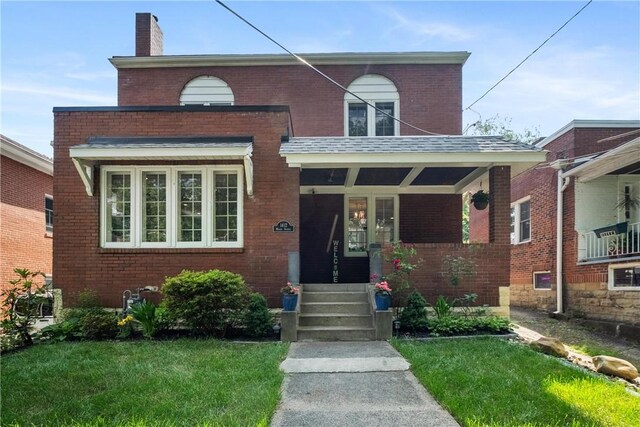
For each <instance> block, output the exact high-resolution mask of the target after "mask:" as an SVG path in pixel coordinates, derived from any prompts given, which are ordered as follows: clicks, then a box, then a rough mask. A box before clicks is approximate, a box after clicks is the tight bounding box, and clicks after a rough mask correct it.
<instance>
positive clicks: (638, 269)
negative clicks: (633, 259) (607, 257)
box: [609, 263, 640, 291]
mask: <svg viewBox="0 0 640 427" xmlns="http://www.w3.org/2000/svg"><path fill="white" fill-rule="evenodd" d="M609 289H616V290H632V291H640V263H635V264H623V265H620V264H611V265H609Z"/></svg>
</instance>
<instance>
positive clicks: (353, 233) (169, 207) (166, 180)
mask: <svg viewBox="0 0 640 427" xmlns="http://www.w3.org/2000/svg"><path fill="white" fill-rule="evenodd" d="M136 34H137V36H136V40H137V47H136V53H137V56H134V57H113V58H111V62H112V64H113V65H114V66H115V67H116V68H117V70H118V104H119V105H118V106H116V107H60V108H54V119H55V139H54V150H55V167H56V179H55V184H54V194H55V196H56V200H58V202H57V203H56V222H55V226H56V230H57V237H56V240H55V258H54V274H55V276H56V284H57V285H58V286H59V287H61V288H62V290H63V294H64V298H65V303H70V304H73V302H74V298H75V295H76V294H77V292H79V291H80V290H82V289H83V288H85V287H87V288H89V287H90V288H93V289H95V290H97V291H98V293H99V295H100V297H101V298H102V301H103V303H104V304H105V305H107V306H112V307H115V306H119V305H120V302H121V296H122V292H123V291H124V290H125V289H130V288H134V287H138V286H141V285H156V286H157V285H159V284H161V283H162V281H163V279H164V278H165V277H166V276H169V275H174V274H177V273H178V272H180V271H181V270H182V269H185V268H186V269H196V270H201V269H212V268H221V269H227V270H231V271H234V272H237V273H241V274H242V275H243V276H244V277H245V278H246V280H247V282H248V283H249V284H250V285H251V286H252V287H253V288H254V289H256V290H257V291H259V292H262V293H263V294H265V295H266V296H267V297H268V298H269V303H270V304H271V305H276V304H277V302H278V294H279V289H280V288H281V287H282V285H283V284H284V283H285V282H286V281H287V279H288V278H289V279H292V280H294V281H298V280H297V279H298V277H299V281H300V282H302V283H310V282H311V283H318V282H320V283H323V282H324V283H349V282H359V283H364V282H368V280H369V259H368V254H367V250H368V249H369V244H371V243H381V244H383V245H384V244H388V243H390V242H391V241H397V240H398V239H401V240H403V241H404V242H408V243H415V244H416V246H417V248H418V251H419V253H420V256H421V257H422V258H423V259H424V262H423V263H422V265H421V267H420V270H419V271H416V272H415V273H414V274H413V277H414V278H415V279H416V284H417V286H418V288H419V289H420V290H422V291H423V292H424V293H425V295H427V297H428V298H430V299H431V298H435V295H438V294H445V295H450V294H453V293H454V292H455V293H458V294H459V293H461V292H465V291H467V292H476V293H477V294H478V295H479V302H480V303H482V304H489V305H492V306H498V305H499V303H500V300H501V298H500V289H501V288H503V289H507V288H506V287H507V285H508V282H509V263H508V259H509V256H508V253H509V249H510V246H509V194H510V179H511V174H512V173H518V172H520V171H522V170H525V169H526V168H528V167H530V166H532V165H533V164H537V163H538V162H540V161H542V160H543V159H544V153H542V151H541V150H539V149H535V148H532V147H530V146H527V145H523V144H519V143H517V142H509V141H505V140H503V139H501V138H499V137H465V136H446V135H459V134H460V132H461V125H462V114H461V110H462V109H461V107H462V84H461V82H462V65H463V64H464V62H465V61H466V59H467V57H468V55H469V54H468V53H467V52H442V53H439V52H414V53H349V54H344V53H335V54H334V53H331V54H310V55H305V58H306V59H307V60H309V61H310V62H311V63H313V64H314V65H316V66H318V67H319V68H321V69H322V71H323V72H325V73H326V74H328V75H330V76H331V77H332V78H333V79H335V80H336V81H338V82H340V83H341V84H342V85H344V86H345V87H348V88H349V90H350V91H352V92H353V93H356V94H357V95H358V97H360V98H362V99H364V100H366V101H368V102H369V103H370V104H371V105H368V104H366V103H364V102H362V99H358V98H356V97H354V96H353V95H352V94H349V93H346V94H345V92H344V91H343V90H342V89H340V88H338V87H336V86H334V85H333V84H331V83H329V82H328V81H327V80H325V79H323V78H322V77H320V76H318V75H317V74H316V73H315V72H313V71H312V70H310V69H308V68H307V67H305V66H304V65H302V64H300V63H298V62H297V61H296V60H295V59H294V58H292V57H290V56H288V55H193V56H164V55H162V51H161V46H162V34H161V31H160V29H159V27H158V24H157V19H155V17H153V16H152V15H150V14H138V15H137V19H136ZM374 107H375V108H374ZM376 108H377V109H378V110H376ZM383 112H386V113H388V114H391V115H393V116H396V117H399V118H401V119H402V120H404V121H406V122H408V123H411V124H412V125H413V126H416V127H418V128H422V129H426V130H428V131H429V132H432V133H434V134H436V135H435V136H424V133H423V132H421V131H418V130H416V129H414V128H412V127H410V126H408V125H405V124H399V122H398V121H395V120H393V119H390V118H389V117H388V116H386V115H385V114H384V113H383ZM410 135H413V136H410ZM480 181H482V182H484V183H485V186H486V187H488V188H490V189H491V195H492V201H491V204H490V207H489V210H488V211H489V213H488V216H489V218H490V230H489V232H488V236H489V243H487V244H485V245H482V247H481V248H480V249H481V250H478V247H469V246H468V245H464V244H462V225H461V218H462V194H463V193H464V192H466V191H467V190H468V189H469V188H472V187H474V186H477V185H478V184H479V182H480ZM368 219H369V221H367V220H368ZM368 224H369V225H370V224H374V225H373V226H369V227H368V226H367V225H368ZM446 254H458V255H464V256H467V257H473V258H474V259H475V260H476V261H477V263H478V266H479V267H478V271H477V274H476V275H475V277H474V278H473V279H470V280H468V281H467V282H465V283H463V284H462V285H461V286H460V288H459V289H451V288H449V287H447V285H446V284H445V283H446V278H444V277H443V274H442V259H443V256H444V255H446ZM298 259H299V263H298V261H297V260H298ZM503 292H504V291H503ZM502 302H503V305H504V302H505V298H504V297H503V298H502Z"/></svg>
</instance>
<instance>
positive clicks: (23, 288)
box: [0, 268, 45, 350]
mask: <svg viewBox="0 0 640 427" xmlns="http://www.w3.org/2000/svg"><path fill="white" fill-rule="evenodd" d="M13 271H14V272H15V273H16V274H17V275H18V278H17V279H14V280H10V281H9V283H10V285H11V286H9V287H7V288H5V289H3V290H2V292H0V304H1V306H2V313H0V318H2V335H6V336H8V337H9V338H7V339H3V340H2V343H3V348H2V349H3V350H7V349H8V348H6V347H4V346H7V347H13V346H20V345H24V346H30V345H32V344H33V337H32V336H31V328H32V323H33V320H34V319H35V318H36V316H37V314H38V313H37V311H38V307H39V306H40V304H41V303H42V302H43V301H44V299H45V298H44V297H43V294H44V292H45V289H44V286H43V285H40V284H38V283H36V282H35V281H34V279H36V278H37V277H44V274H43V273H41V272H39V271H30V270H29V269H26V268H16V269H14V270H13ZM18 305H19V306H20V313H18V312H17V310H15V309H16V307H17V306H18Z"/></svg>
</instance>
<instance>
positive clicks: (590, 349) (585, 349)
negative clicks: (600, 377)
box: [568, 340, 625, 359]
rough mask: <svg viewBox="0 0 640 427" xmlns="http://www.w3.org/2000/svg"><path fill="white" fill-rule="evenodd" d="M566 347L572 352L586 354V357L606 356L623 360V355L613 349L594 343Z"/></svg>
mask: <svg viewBox="0 0 640 427" xmlns="http://www.w3.org/2000/svg"><path fill="white" fill-rule="evenodd" d="M568 346H569V347H571V349H572V350H574V351H576V352H578V353H582V354H586V355H587V356H598V355H601V354H604V355H606V356H613V357H618V358H621V359H624V358H625V355H624V354H622V353H621V352H619V351H617V350H616V349H615V348H613V347H609V346H606V345H602V344H599V343H596V342H591V341H586V340H585V341H583V342H581V343H580V344H571V345H568Z"/></svg>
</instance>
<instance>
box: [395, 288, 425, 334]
mask: <svg viewBox="0 0 640 427" xmlns="http://www.w3.org/2000/svg"><path fill="white" fill-rule="evenodd" d="M398 320H400V327H401V328H402V329H406V330H409V331H421V330H424V329H426V328H427V325H428V322H427V301H426V300H425V299H424V298H423V297H422V295H420V293H419V292H412V293H411V294H410V295H409V298H407V306H406V307H405V308H404V309H403V310H402V312H401V313H400V316H399V318H398Z"/></svg>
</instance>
